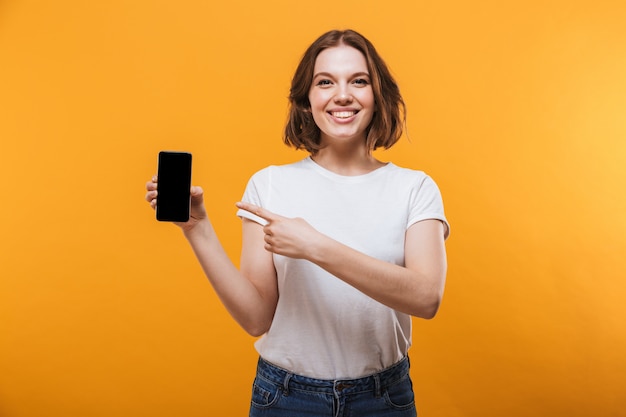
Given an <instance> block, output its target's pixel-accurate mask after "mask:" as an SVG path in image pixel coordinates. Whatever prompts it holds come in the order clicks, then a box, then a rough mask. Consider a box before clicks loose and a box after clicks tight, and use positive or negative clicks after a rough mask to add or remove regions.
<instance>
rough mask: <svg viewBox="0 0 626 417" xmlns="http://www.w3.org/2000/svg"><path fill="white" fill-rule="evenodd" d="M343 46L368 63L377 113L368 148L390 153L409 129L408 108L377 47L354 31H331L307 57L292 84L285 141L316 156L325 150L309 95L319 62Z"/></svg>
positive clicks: (368, 132)
mask: <svg viewBox="0 0 626 417" xmlns="http://www.w3.org/2000/svg"><path fill="white" fill-rule="evenodd" d="M340 44H344V45H348V46H351V47H353V48H355V49H357V50H358V51H360V52H361V53H362V54H363V55H364V56H365V60H366V62H367V69H368V71H369V73H370V79H371V83H372V91H373V93H374V102H375V105H376V111H375V112H374V116H373V118H372V121H371V122H370V125H369V126H368V129H367V132H366V145H367V148H368V149H369V150H370V151H373V150H374V149H377V148H380V147H382V148H385V149H388V148H390V147H391V146H393V145H394V144H395V143H396V142H397V141H398V140H399V139H400V136H402V130H403V128H404V126H405V121H406V119H405V117H406V116H405V114H406V107H405V104H404V100H403V99H402V96H401V95H400V90H399V88H398V85H397V84H396V82H395V80H394V78H393V76H392V75H391V72H390V71H389V69H388V68H387V65H386V64H385V61H383V59H382V58H381V57H380V55H378V52H376V49H375V48H374V45H372V43H371V42H370V41H369V40H367V39H366V38H365V37H364V36H363V35H361V34H359V33H358V32H355V31H354V30H331V31H329V32H326V33H325V34H323V35H322V36H320V37H319V38H317V40H316V41H315V42H313V43H312V44H311V46H309V48H308V49H307V50H306V52H305V53H304V55H303V57H302V59H301V60H300V63H299V64H298V67H297V69H296V72H295V74H294V76H293V79H292V81H291V89H290V91H289V115H288V120H287V125H286V127H285V135H284V138H283V140H284V141H285V144H287V145H288V146H293V147H294V148H296V149H303V148H304V149H306V150H307V151H308V152H309V153H311V154H312V155H315V154H316V153H317V151H318V150H319V149H320V148H321V144H320V129H319V127H318V126H317V125H316V124H315V121H314V120H313V115H312V113H311V103H310V102H309V91H310V89H311V85H312V84H313V70H314V67H315V60H316V59H317V56H318V55H319V53H320V52H322V51H323V50H324V49H327V48H332V47H334V46H338V45H340Z"/></svg>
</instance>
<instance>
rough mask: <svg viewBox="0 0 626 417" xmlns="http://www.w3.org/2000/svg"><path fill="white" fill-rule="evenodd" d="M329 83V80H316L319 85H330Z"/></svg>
mask: <svg viewBox="0 0 626 417" xmlns="http://www.w3.org/2000/svg"><path fill="white" fill-rule="evenodd" d="M330 84H331V83H330V80H319V81H318V82H317V85H319V86H326V85H330Z"/></svg>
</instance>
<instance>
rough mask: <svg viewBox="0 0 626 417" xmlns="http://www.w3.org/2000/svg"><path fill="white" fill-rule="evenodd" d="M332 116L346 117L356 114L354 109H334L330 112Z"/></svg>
mask: <svg viewBox="0 0 626 417" xmlns="http://www.w3.org/2000/svg"><path fill="white" fill-rule="evenodd" d="M331 114H332V115H333V117H336V118H338V119H347V118H348V117H352V116H354V115H355V114H356V112H354V111H334V112H332V113H331Z"/></svg>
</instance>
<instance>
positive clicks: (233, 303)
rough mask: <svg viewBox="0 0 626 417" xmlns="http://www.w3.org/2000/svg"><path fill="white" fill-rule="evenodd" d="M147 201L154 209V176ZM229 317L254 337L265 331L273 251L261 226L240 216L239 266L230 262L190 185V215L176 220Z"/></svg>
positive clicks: (273, 292) (273, 286)
mask: <svg viewBox="0 0 626 417" xmlns="http://www.w3.org/2000/svg"><path fill="white" fill-rule="evenodd" d="M146 189H147V190H148V192H147V194H146V200H147V201H148V202H150V205H151V206H152V207H153V208H154V207H155V205H156V196H157V179H156V177H155V178H153V179H152V181H149V182H148V183H147V185H146ZM176 224H177V225H178V226H179V227H180V228H181V229H182V230H183V233H184V235H185V237H186V238H187V240H188V241H189V243H190V245H191V247H192V249H193V251H194V253H195V255H196V258H197V259H198V261H199V262H200V265H201V266H202V269H203V271H204V273H205V275H206V276H207V278H208V279H209V282H210V283H211V285H212V286H213V288H214V289H215V292H216V293H217V295H218V296H219V298H220V300H221V301H222V303H223V304H224V306H225V307H226V309H227V310H228V312H229V313H230V314H231V316H232V317H233V318H234V319H235V320H236V321H237V322H238V323H239V324H240V325H241V327H243V328H244V330H246V331H247V332H248V333H249V334H251V335H253V336H260V335H262V334H263V333H265V332H267V330H268V329H269V327H270V325H271V323H272V319H273V318H274V312H275V311H276V304H277V302H278V286H277V280H276V270H275V268H274V262H273V259H272V254H271V253H270V252H268V251H266V250H265V241H264V232H263V227H262V226H261V225H260V224H258V223H255V222H253V221H251V220H248V219H243V237H242V239H243V240H242V250H241V261H240V269H237V268H236V267H235V265H234V264H233V263H232V261H231V260H230V258H229V257H228V255H227V254H226V252H225V251H224V248H223V247H222V244H221V243H220V241H219V239H218V237H217V235H216V233H215V230H214V229H213V226H212V224H211V222H210V220H209V218H208V216H207V214H206V210H205V208H204V202H203V191H202V188H200V187H192V188H191V217H190V219H189V221H188V222H186V223H176Z"/></svg>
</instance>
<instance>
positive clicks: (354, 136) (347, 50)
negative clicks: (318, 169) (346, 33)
mask: <svg viewBox="0 0 626 417" xmlns="http://www.w3.org/2000/svg"><path fill="white" fill-rule="evenodd" d="M370 81H371V80H370V74H369V71H368V70H367V62H366V61H365V56H363V54H362V53H361V52H360V51H358V50H357V49H355V48H353V47H351V46H347V45H343V44H342V45H338V46H336V47H332V48H328V49H324V50H323V51H322V52H320V54H319V55H318V56H317V59H316V60H315V67H314V70H313V84H312V85H311V89H310V90H309V102H310V103H311V112H312V114H313V119H314V120H315V124H317V126H318V127H319V128H320V130H321V144H322V145H323V146H326V145H329V144H332V143H333V142H335V141H341V142H348V141H355V142H356V141H362V142H361V143H363V144H364V143H365V132H366V130H367V127H368V126H369V124H370V122H371V121H372V117H373V115H374V110H375V103H374V93H373V91H372V85H371V82H370Z"/></svg>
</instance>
